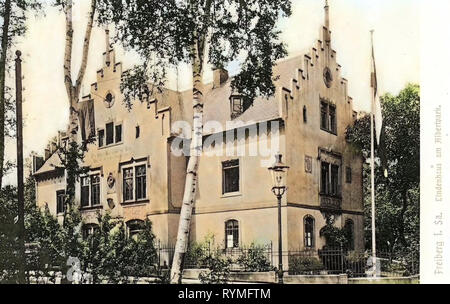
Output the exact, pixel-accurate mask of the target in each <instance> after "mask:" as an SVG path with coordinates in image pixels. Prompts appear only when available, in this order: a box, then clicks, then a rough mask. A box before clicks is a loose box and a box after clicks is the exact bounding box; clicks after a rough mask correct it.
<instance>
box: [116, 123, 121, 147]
mask: <svg viewBox="0 0 450 304" xmlns="http://www.w3.org/2000/svg"><path fill="white" fill-rule="evenodd" d="M121 141H122V125H117V126H116V143H120V142H121Z"/></svg>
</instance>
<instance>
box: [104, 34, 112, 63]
mask: <svg viewBox="0 0 450 304" xmlns="http://www.w3.org/2000/svg"><path fill="white" fill-rule="evenodd" d="M105 42H106V50H105V52H106V53H105V55H106V56H105V63H106V66H109V65H110V64H111V56H110V49H111V45H110V43H109V28H108V27H106V28H105Z"/></svg>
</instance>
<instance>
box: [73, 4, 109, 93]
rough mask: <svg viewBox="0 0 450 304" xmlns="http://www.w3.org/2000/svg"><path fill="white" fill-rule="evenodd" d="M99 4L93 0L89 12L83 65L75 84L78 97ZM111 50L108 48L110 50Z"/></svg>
mask: <svg viewBox="0 0 450 304" xmlns="http://www.w3.org/2000/svg"><path fill="white" fill-rule="evenodd" d="M96 6H97V1H96V0H91V11H90V12H89V19H88V24H87V26H86V33H85V35H84V44H83V57H82V59H81V66H80V70H79V71H78V76H77V81H76V84H75V90H74V91H75V97H77V96H78V95H79V93H80V89H81V84H82V82H83V78H84V74H85V73H86V66H87V61H88V54H89V44H90V42H91V33H92V26H93V24H94V15H95V8H96ZM108 51H109V50H106V52H108Z"/></svg>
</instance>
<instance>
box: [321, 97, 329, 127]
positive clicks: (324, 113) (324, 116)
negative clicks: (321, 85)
mask: <svg viewBox="0 0 450 304" xmlns="http://www.w3.org/2000/svg"><path fill="white" fill-rule="evenodd" d="M320 127H321V128H322V129H323V130H328V104H327V103H325V102H321V103H320Z"/></svg>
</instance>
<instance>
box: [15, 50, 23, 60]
mask: <svg viewBox="0 0 450 304" xmlns="http://www.w3.org/2000/svg"><path fill="white" fill-rule="evenodd" d="M16 56H17V58H20V56H22V52H21V51H19V50H17V51H16Z"/></svg>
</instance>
